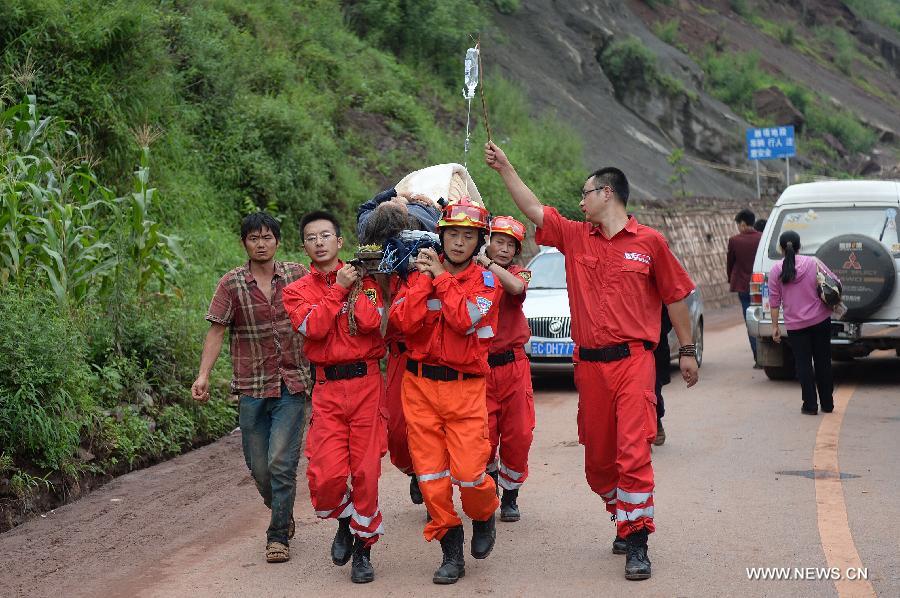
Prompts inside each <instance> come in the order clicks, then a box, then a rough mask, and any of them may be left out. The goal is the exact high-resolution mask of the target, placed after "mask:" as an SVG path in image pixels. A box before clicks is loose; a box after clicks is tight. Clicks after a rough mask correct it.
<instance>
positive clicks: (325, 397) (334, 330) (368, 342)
mask: <svg viewBox="0 0 900 598" xmlns="http://www.w3.org/2000/svg"><path fill="white" fill-rule="evenodd" d="M300 230H301V232H302V234H303V244H304V248H305V249H306V253H307V254H308V255H309V258H310V261H311V268H310V273H309V274H307V275H306V276H304V277H303V278H301V279H299V280H297V281H295V282H293V283H292V284H290V285H289V286H288V287H286V288H285V289H284V293H283V297H284V306H285V309H286V311H287V313H288V315H289V316H290V318H291V323H292V324H293V326H294V329H295V330H297V331H298V332H299V333H300V334H302V335H303V336H304V337H305V342H304V344H303V350H304V352H305V353H306V357H307V358H308V359H309V362H310V364H311V366H312V373H313V393H312V420H311V423H310V428H309V433H308V435H307V440H306V457H307V459H308V460H309V465H308V466H307V469H306V477H307V479H308V481H309V494H310V498H311V499H312V504H313V508H314V509H315V511H316V515H317V516H319V517H321V518H323V519H328V518H336V519H337V520H338V531H337V534H336V535H335V537H334V542H333V543H332V546H331V558H332V560H333V561H334V563H335V564H337V565H344V564H346V563H347V561H348V560H350V557H351V556H352V557H353V565H352V568H351V574H350V579H351V580H352V581H353V582H354V583H367V582H370V581H372V580H373V579H375V570H374V569H373V568H372V564H371V561H370V556H371V555H370V550H371V546H372V544H374V543H375V542H376V541H377V540H378V536H379V535H381V534H383V533H384V525H383V524H382V516H381V511H380V510H379V507H378V478H379V477H380V475H381V457H383V456H384V454H385V453H386V452H387V427H386V421H385V419H386V418H385V415H383V413H382V408H383V406H384V381H383V378H382V376H381V370H380V368H379V363H378V360H380V359H381V358H382V357H383V356H384V340H383V339H382V337H381V319H382V313H383V311H384V308H383V307H382V304H381V299H380V290H379V289H378V285H377V283H375V281H374V280H372V279H371V278H370V277H366V278H365V279H363V281H362V283H361V287H359V288H358V295H357V296H356V299H355V301H354V302H353V305H352V306H351V305H350V297H352V296H353V294H352V293H351V289H353V288H354V285H356V284H357V281H358V280H359V278H360V271H359V270H358V269H357V268H356V267H355V266H353V265H351V264H344V263H343V262H341V261H340V260H339V259H338V251H339V250H340V248H341V247H342V246H343V239H342V238H341V236H340V234H341V232H340V225H339V223H338V221H337V219H336V218H335V217H334V216H333V215H332V214H330V213H328V212H312V213H310V214H307V215H306V216H305V217H304V218H303V220H302V222H301V225H300ZM351 310H352V318H351ZM348 476H349V477H350V486H351V487H352V490H351V489H349V488H348V486H347V477H348ZM354 537H355V540H354Z"/></svg>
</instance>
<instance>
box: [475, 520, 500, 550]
mask: <svg viewBox="0 0 900 598" xmlns="http://www.w3.org/2000/svg"><path fill="white" fill-rule="evenodd" d="M496 538H497V528H496V526H495V524H494V515H493V513H492V514H491V518H490V519H488V520H487V521H474V520H473V521H472V556H474V557H475V558H476V559H484V558H487V555H489V554H491V551H492V550H493V549H494V540H495V539H496Z"/></svg>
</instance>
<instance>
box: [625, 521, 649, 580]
mask: <svg viewBox="0 0 900 598" xmlns="http://www.w3.org/2000/svg"><path fill="white" fill-rule="evenodd" d="M625 543H626V544H627V548H626V550H627V555H628V556H626V557H625V579H650V557H649V556H647V530H646V529H642V530H639V531H636V532H632V533H630V534H628V536H627V537H626V538H625Z"/></svg>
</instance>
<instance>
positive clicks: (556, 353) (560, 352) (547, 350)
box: [531, 341, 575, 357]
mask: <svg viewBox="0 0 900 598" xmlns="http://www.w3.org/2000/svg"><path fill="white" fill-rule="evenodd" d="M574 352H575V343H553V342H536V341H532V342H531V354H532V355H534V356H536V357H571V356H572V353H574Z"/></svg>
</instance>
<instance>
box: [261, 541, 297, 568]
mask: <svg viewBox="0 0 900 598" xmlns="http://www.w3.org/2000/svg"><path fill="white" fill-rule="evenodd" d="M289 560H291V550H290V549H289V548H288V547H287V546H285V545H284V544H282V543H281V542H269V543H268V544H266V562H268V563H284V562H286V561H289Z"/></svg>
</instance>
